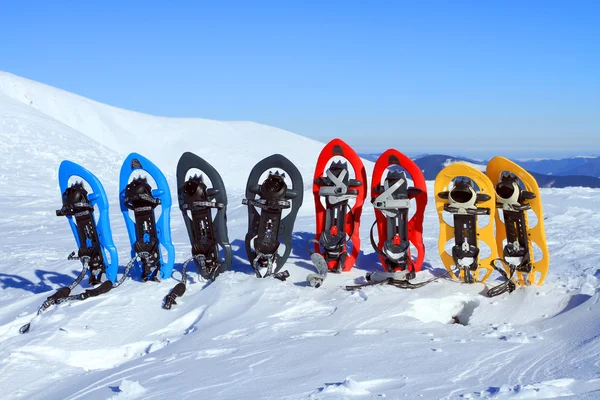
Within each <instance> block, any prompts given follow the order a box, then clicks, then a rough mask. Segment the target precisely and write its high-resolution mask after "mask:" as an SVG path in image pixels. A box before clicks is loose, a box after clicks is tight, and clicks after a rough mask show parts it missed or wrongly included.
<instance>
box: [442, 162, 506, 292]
mask: <svg viewBox="0 0 600 400" xmlns="http://www.w3.org/2000/svg"><path fill="white" fill-rule="evenodd" d="M434 191H435V203H436V209H437V213H438V217H439V221H440V236H439V240H438V248H439V252H440V256H441V258H442V262H443V263H444V266H445V267H446V269H447V270H448V273H449V275H450V276H451V277H452V278H454V279H460V280H462V281H464V282H468V283H470V282H474V281H480V282H483V281H485V280H486V279H488V277H489V276H490V274H491V273H492V271H493V268H492V267H491V266H490V263H491V261H492V260H495V259H496V258H497V251H496V243H495V239H494V217H495V215H496V205H495V195H494V186H493V185H492V182H491V181H490V180H489V179H488V177H487V176H485V175H484V174H483V173H482V172H481V171H479V170H477V169H476V168H474V167H472V166H470V165H467V164H464V163H454V164H451V165H449V166H447V167H446V168H444V169H443V170H441V171H440V173H439V174H438V175H437V177H436V179H435V184H434ZM444 213H449V214H450V215H451V216H452V220H453V225H450V224H449V223H447V222H446V221H445V220H444ZM483 215H489V219H490V221H489V223H488V224H487V225H486V226H484V227H480V226H479V216H483ZM450 241H453V243H452V245H453V246H452V253H449V252H447V251H446V246H447V244H448V242H450ZM484 245H485V246H487V247H489V253H490V254H489V256H487V257H486V258H485V259H482V257H480V256H479V252H480V250H481V248H482V246H484ZM456 269H458V270H460V273H459V276H458V277H457V276H456V274H455V273H454V270H456Z"/></svg>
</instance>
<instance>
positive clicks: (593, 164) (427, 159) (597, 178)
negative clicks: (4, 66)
mask: <svg viewBox="0 0 600 400" xmlns="http://www.w3.org/2000/svg"><path fill="white" fill-rule="evenodd" d="M361 157H363V158H365V159H367V160H370V161H373V162H375V161H377V158H378V157H379V154H375V153H369V154H361ZM413 161H414V162H415V163H416V164H417V165H418V166H419V167H420V168H421V170H422V171H423V175H424V176H425V179H426V180H435V177H436V176H437V174H438V173H439V172H440V171H441V170H442V169H443V168H444V167H446V166H447V165H449V164H451V163H455V162H466V163H468V164H471V165H472V166H474V167H475V168H478V169H480V170H482V171H485V166H486V164H487V161H481V160H474V159H471V158H466V157H455V156H450V155H445V154H431V155H424V156H419V157H416V158H414V159H413ZM517 163H518V164H519V165H521V166H522V167H523V168H525V169H526V170H528V171H529V172H530V173H531V174H532V175H533V176H534V177H535V179H536V180H537V181H538V184H539V185H540V187H548V188H550V187H553V188H565V187H574V186H580V187H589V188H600V157H572V158H565V159H559V160H526V161H517Z"/></svg>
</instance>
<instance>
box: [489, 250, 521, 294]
mask: <svg viewBox="0 0 600 400" xmlns="http://www.w3.org/2000/svg"><path fill="white" fill-rule="evenodd" d="M496 261H500V262H501V263H502V264H503V265H505V266H508V269H509V270H510V276H508V275H507V274H506V271H505V270H504V269H503V268H499V267H497V266H496ZM490 266H491V267H492V268H494V269H495V270H496V271H498V272H499V273H500V275H501V276H502V278H504V280H505V281H504V282H502V283H501V284H499V285H498V286H494V287H493V288H491V289H490V290H488V291H487V295H488V297H496V296H499V295H501V294H503V293H506V292H508V293H511V292H512V291H513V290H515V289H516V285H515V283H514V282H513V281H512V278H513V276H514V274H515V268H513V267H512V266H511V265H510V264H508V263H507V262H506V261H505V260H503V259H502V258H496V259H494V260H492V261H491V262H490Z"/></svg>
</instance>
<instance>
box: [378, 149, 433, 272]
mask: <svg viewBox="0 0 600 400" xmlns="http://www.w3.org/2000/svg"><path fill="white" fill-rule="evenodd" d="M394 165H396V166H399V167H402V168H404V169H405V170H406V172H408V174H409V175H410V177H411V178H412V181H413V185H414V187H408V181H407V177H406V174H405V173H404V171H402V172H399V171H394V170H389V172H388V174H387V177H384V174H385V172H386V170H388V168H389V167H391V166H394ZM411 199H415V202H416V206H417V207H416V211H415V214H414V215H413V216H412V217H411V218H410V220H408V215H409V204H410V200H411ZM371 201H372V203H373V208H374V210H375V217H376V224H377V237H378V242H377V243H375V240H374V238H373V235H371V243H372V244H373V247H374V248H375V250H377V253H378V254H379V257H380V259H381V264H382V266H383V267H384V269H385V270H386V271H389V272H394V271H403V270H406V269H408V270H410V271H411V272H413V273H414V272H419V271H420V270H421V268H422V266H423V261H424V259H425V246H424V245H423V217H424V213H425V207H426V206H427V185H426V184H425V177H424V176H423V172H422V171H421V169H420V168H419V167H418V166H417V165H416V164H415V163H414V162H413V161H412V160H411V159H410V158H408V157H407V156H405V155H404V154H402V153H401V152H399V151H397V150H394V149H389V150H387V151H386V152H385V153H383V154H382V155H381V156H380V157H379V159H378V160H377V162H376V163H375V168H374V169H373V176H372V179H371ZM409 242H410V243H412V244H413V246H414V247H415V248H416V249H417V257H416V260H414V261H413V259H412V257H411V253H410V245H409Z"/></svg>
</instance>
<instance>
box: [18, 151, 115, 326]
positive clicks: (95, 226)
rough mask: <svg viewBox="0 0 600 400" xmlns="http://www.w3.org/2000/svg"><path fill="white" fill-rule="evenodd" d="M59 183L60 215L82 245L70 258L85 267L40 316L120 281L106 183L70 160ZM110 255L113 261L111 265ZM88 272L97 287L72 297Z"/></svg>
mask: <svg viewBox="0 0 600 400" xmlns="http://www.w3.org/2000/svg"><path fill="white" fill-rule="evenodd" d="M72 177H77V178H81V179H82V181H79V182H77V181H76V182H75V183H73V184H72V185H69V179H70V178H72ZM58 180H59V185H60V190H61V192H62V208H61V209H60V210H57V211H56V215H57V216H60V217H67V219H68V221H69V225H70V226H71V230H72V231H73V235H74V237H75V241H76V242H77V246H78V250H77V252H75V251H74V252H72V253H71V254H70V255H69V256H68V257H67V259H68V260H75V261H80V262H81V264H82V266H83V268H82V270H81V273H80V274H79V276H78V277H77V278H76V279H75V281H74V282H73V283H71V284H70V285H69V286H65V287H62V288H60V289H59V290H58V291H57V292H56V293H54V294H53V295H52V296H49V297H48V298H47V299H46V301H45V302H44V303H43V304H42V306H41V307H40V308H39V310H38V312H37V315H40V314H42V313H43V312H44V311H46V310H47V309H48V308H49V307H51V306H52V305H55V304H61V303H63V302H67V301H71V300H85V299H87V298H89V297H94V296H98V295H100V294H102V293H106V292H108V291H110V290H111V289H112V288H113V282H115V281H116V277H117V270H118V265H119V261H118V255H117V249H116V248H115V245H114V242H113V239H112V233H111V230H110V222H109V219H108V199H107V197H106V192H105V191H104V187H103V186H102V183H100V181H99V180H98V178H96V176H94V175H93V174H92V173H91V172H90V171H88V170H87V169H85V168H83V167H82V166H80V165H78V164H75V163H73V162H71V161H67V160H65V161H63V162H62V163H61V164H60V167H59V170H58ZM83 181H85V182H86V183H87V186H88V187H89V188H91V192H89V191H88V190H87V189H86V187H85V186H84V184H83ZM95 207H97V208H98V213H97V214H95V210H94V208H95ZM96 216H97V217H98V218H96ZM107 254H108V255H109V257H110V262H108V260H109V259H108V258H107ZM88 273H89V280H88V283H89V284H90V285H91V286H97V287H96V288H93V289H87V290H86V291H84V292H82V293H80V294H77V295H72V294H71V292H72V290H73V289H75V288H76V287H77V286H78V285H79V284H80V283H81V282H82V281H83V279H84V278H85V276H86V275H87V274H88ZM103 275H106V280H105V281H104V282H102V276H103ZM98 285H99V286H98ZM30 324H31V323H28V324H26V325H24V326H23V327H21V329H20V333H26V332H28V331H29V329H30V326H31V325H30Z"/></svg>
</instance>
